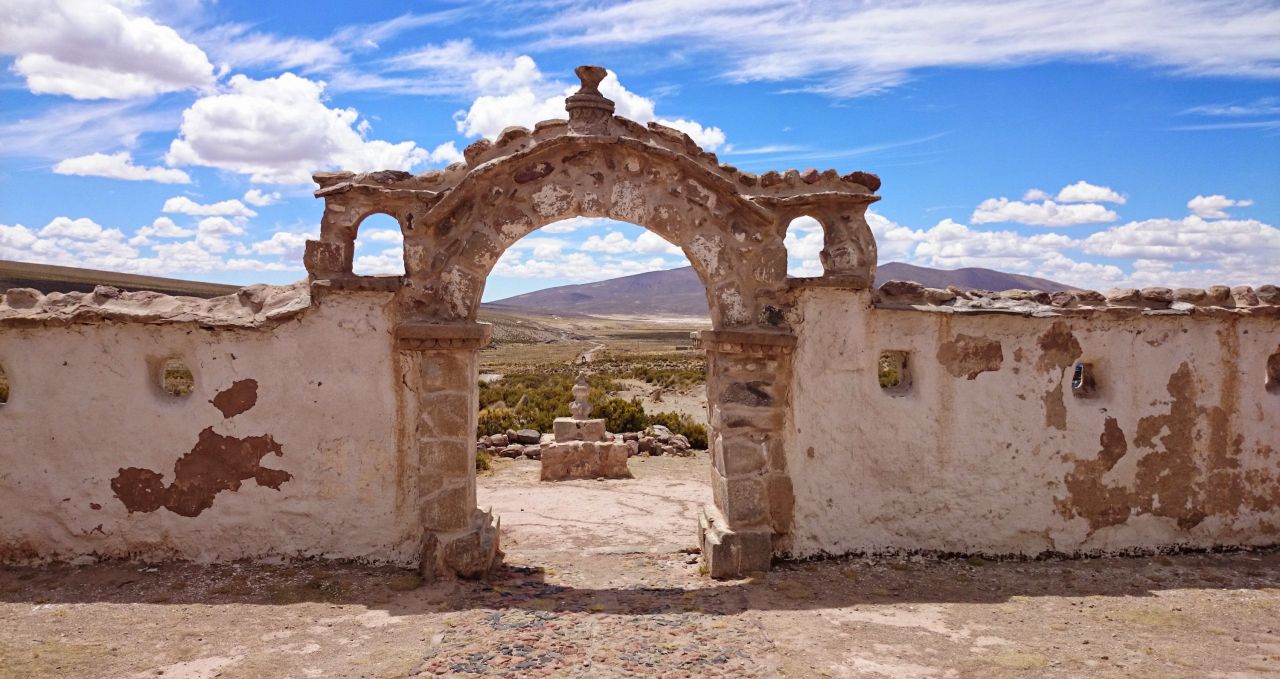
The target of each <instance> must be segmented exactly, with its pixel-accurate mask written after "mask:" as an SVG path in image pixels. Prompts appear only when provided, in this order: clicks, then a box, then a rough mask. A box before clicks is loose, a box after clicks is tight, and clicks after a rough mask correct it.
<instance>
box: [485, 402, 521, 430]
mask: <svg viewBox="0 0 1280 679" xmlns="http://www.w3.org/2000/svg"><path fill="white" fill-rule="evenodd" d="M519 424H520V422H519V420H518V419H517V418H516V413H515V411H514V410H512V409H510V408H489V409H487V410H481V411H480V417H479V418H477V419H476V434H477V435H478V436H491V435H493V434H502V433H504V432H506V431H507V430H508V429H520V426H519Z"/></svg>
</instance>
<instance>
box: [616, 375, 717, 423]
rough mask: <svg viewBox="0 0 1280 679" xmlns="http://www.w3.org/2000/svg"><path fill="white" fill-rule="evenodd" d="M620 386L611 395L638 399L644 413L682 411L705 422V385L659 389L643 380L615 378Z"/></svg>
mask: <svg viewBox="0 0 1280 679" xmlns="http://www.w3.org/2000/svg"><path fill="white" fill-rule="evenodd" d="M614 382H616V383H618V386H620V387H622V388H621V389H619V390H618V391H615V392H613V393H612V394H611V395H612V396H615V397H617V398H620V399H622V400H624V401H630V400H631V399H633V398H638V399H640V405H641V406H643V407H644V411H645V412H646V413H663V412H670V413H682V414H685V415H688V416H690V417H692V418H693V419H694V421H696V422H700V423H702V424H706V422H707V385H705V384H699V385H697V386H695V387H690V388H688V389H684V390H678V389H661V388H659V387H655V386H654V385H652V384H649V383H648V382H645V381H644V380H636V379H630V378H621V379H615V380H614Z"/></svg>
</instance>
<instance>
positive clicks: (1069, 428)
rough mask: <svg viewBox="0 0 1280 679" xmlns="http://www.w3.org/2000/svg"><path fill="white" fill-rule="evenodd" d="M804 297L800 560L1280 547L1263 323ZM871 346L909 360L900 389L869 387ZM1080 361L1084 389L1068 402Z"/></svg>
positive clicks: (1272, 338) (1277, 336)
mask: <svg viewBox="0 0 1280 679" xmlns="http://www.w3.org/2000/svg"><path fill="white" fill-rule="evenodd" d="M799 303H800V314H801V316H802V318H803V321H802V323H801V326H800V327H799V329H798V335H799V344H798V347H797V349H796V356H795V382H794V387H793V390H792V394H793V401H792V409H793V410H792V419H791V422H790V426H789V433H788V439H787V451H788V453H787V454H788V465H787V468H788V471H789V473H790V474H791V477H792V483H793V486H794V493H795V520H794V525H793V529H792V536H791V546H790V550H789V551H790V554H791V555H793V556H812V555H820V554H841V553H851V552H878V551H895V550H936V551H941V552H965V553H973V552H981V553H989V554H1023V555H1033V554H1038V553H1041V552H1046V551H1050V552H1063V553H1082V552H1115V551H1121V550H1130V549H1150V548H1159V547H1169V546H1192V547H1209V546H1214V545H1262V544H1275V543H1280V393H1268V392H1267V391H1266V390H1265V388H1264V382H1265V365H1266V362H1267V359H1268V356H1270V355H1272V354H1275V353H1277V352H1280V320H1278V319H1277V318H1276V317H1275V316H1274V315H1272V316H1270V317H1253V318H1240V317H1234V316H1232V315H1231V314H1221V317H1220V318H1209V317H1205V316H1154V315H1138V314H1137V313H1136V312H1134V313H1132V314H1122V313H1120V312H1110V311H1109V312H1099V313H1096V314H1093V315H1091V316H1087V317H1075V318H1072V317H1060V318H1030V317H1022V316H1009V315H960V314H945V313H939V312H924V311H911V310H901V311H900V310H887V309H877V308H873V307H872V305H871V302H870V294H869V293H866V292H861V293H858V292H849V291H841V290H823V289H810V290H806V291H803V292H801V293H800V302H799ZM944 347H947V348H944ZM883 350H905V351H909V352H910V355H909V369H910V372H911V374H912V385H911V387H910V389H909V390H908V391H907V393H906V394H905V395H901V396H892V395H890V394H887V393H885V392H884V391H883V390H882V389H881V387H880V386H879V382H878V379H877V360H878V356H879V353H880V352H881V351H883ZM1076 361H1083V362H1089V363H1092V364H1093V368H1094V372H1095V374H1096V376H1097V381H1098V391H1097V395H1096V398H1093V399H1082V398H1076V397H1075V396H1073V395H1072V393H1071V389H1070V379H1071V376H1070V371H1071V364H1073V363H1075V362H1076ZM992 367H995V368H996V369H990V368H992ZM975 371H977V372H975ZM971 374H972V379H970V375H971ZM1060 385H1061V386H1060Z"/></svg>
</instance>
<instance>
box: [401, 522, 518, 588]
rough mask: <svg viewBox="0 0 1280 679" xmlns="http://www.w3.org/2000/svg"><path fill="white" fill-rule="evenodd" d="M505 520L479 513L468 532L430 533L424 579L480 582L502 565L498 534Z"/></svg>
mask: <svg viewBox="0 0 1280 679" xmlns="http://www.w3.org/2000/svg"><path fill="white" fill-rule="evenodd" d="M501 525H502V520H501V519H499V518H497V517H495V516H494V515H493V514H492V513H491V512H482V511H480V510H479V509H477V510H475V514H474V515H472V518H471V526H470V527H469V528H467V529H465V530H460V531H453V532H449V533H441V532H436V531H427V534H426V535H425V536H424V537H423V542H422V562H421V564H420V566H419V568H420V570H421V572H422V577H423V579H425V580H428V581H434V580H438V579H441V578H451V577H459V578H468V579H470V578H479V577H481V576H483V575H484V574H485V573H488V572H489V570H490V569H492V568H493V567H494V566H496V565H498V564H499V563H501V562H502V551H501V550H499V549H498V530H499V528H500V526H501Z"/></svg>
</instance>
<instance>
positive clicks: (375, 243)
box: [351, 212, 404, 276]
mask: <svg viewBox="0 0 1280 679" xmlns="http://www.w3.org/2000/svg"><path fill="white" fill-rule="evenodd" d="M351 272H352V273H354V274H356V275H357V276H403V275H404V236H403V234H402V233H401V231H400V222H398V221H396V218H395V217H392V216H391V215H388V214H384V213H381V212H375V213H374V214H371V215H369V216H368V217H365V218H364V220H362V221H361V222H360V224H359V226H358V227H357V231H356V241H355V255H354V257H353V258H352V262H351Z"/></svg>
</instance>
